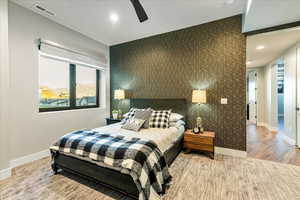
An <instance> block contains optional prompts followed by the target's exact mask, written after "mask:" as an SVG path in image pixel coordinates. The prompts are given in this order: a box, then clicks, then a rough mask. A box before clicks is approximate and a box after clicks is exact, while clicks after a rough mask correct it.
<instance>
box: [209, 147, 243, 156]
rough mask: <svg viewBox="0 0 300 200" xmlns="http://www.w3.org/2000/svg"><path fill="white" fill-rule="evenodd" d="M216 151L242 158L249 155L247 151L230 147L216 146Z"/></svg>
mask: <svg viewBox="0 0 300 200" xmlns="http://www.w3.org/2000/svg"><path fill="white" fill-rule="evenodd" d="M215 153H216V154H222V155H226V156H233V157H241V158H245V157H247V152H246V151H240V150H235V149H228V148H223V147H215Z"/></svg>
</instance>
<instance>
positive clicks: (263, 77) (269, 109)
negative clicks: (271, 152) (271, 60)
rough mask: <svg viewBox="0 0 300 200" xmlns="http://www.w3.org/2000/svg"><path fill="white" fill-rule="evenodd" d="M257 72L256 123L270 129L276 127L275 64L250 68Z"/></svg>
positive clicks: (274, 129)
mask: <svg viewBox="0 0 300 200" xmlns="http://www.w3.org/2000/svg"><path fill="white" fill-rule="evenodd" d="M248 70H255V71H256V73H257V80H256V84H257V124H258V126H266V127H268V128H269V129H270V130H272V131H276V130H277V129H278V123H277V121H278V120H277V116H278V109H277V105H278V103H277V101H278V100H277V77H276V65H274V64H269V65H267V66H263V67H256V68H251V69H248Z"/></svg>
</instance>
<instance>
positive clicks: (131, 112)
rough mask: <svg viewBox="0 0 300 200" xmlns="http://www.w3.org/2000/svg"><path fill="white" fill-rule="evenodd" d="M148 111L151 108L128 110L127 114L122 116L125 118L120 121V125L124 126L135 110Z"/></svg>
mask: <svg viewBox="0 0 300 200" xmlns="http://www.w3.org/2000/svg"><path fill="white" fill-rule="evenodd" d="M149 109H151V108H145V109H139V108H130V110H129V112H128V113H126V114H125V115H123V116H125V118H124V119H123V120H122V123H123V124H124V123H126V122H127V121H128V120H129V119H131V118H133V117H134V115H135V112H136V111H137V110H140V111H144V110H149Z"/></svg>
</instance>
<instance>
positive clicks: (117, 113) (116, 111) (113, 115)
mask: <svg viewBox="0 0 300 200" xmlns="http://www.w3.org/2000/svg"><path fill="white" fill-rule="evenodd" d="M111 114H112V118H113V119H118V118H119V111H118V110H113V111H111Z"/></svg>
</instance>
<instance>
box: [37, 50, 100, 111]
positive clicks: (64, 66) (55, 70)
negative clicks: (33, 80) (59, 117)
mask: <svg viewBox="0 0 300 200" xmlns="http://www.w3.org/2000/svg"><path fill="white" fill-rule="evenodd" d="M39 65H40V66H39V91H40V92H39V100H40V104H39V111H40V112H47V111H59V110H71V109H80V108H95V107H99V81H100V71H99V70H97V69H95V68H91V67H87V66H84V65H77V64H72V63H69V62H67V61H63V60H60V59H56V58H52V57H50V56H44V55H41V56H40V63H39Z"/></svg>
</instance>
